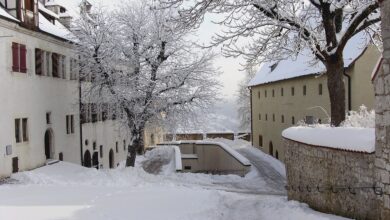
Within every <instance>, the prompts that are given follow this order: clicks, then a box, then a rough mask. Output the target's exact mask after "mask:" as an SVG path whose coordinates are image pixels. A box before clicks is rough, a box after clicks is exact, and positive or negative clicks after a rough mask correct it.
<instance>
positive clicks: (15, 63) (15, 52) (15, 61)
mask: <svg viewBox="0 0 390 220" xmlns="http://www.w3.org/2000/svg"><path fill="white" fill-rule="evenodd" d="M12 71H14V72H19V44H17V43H12Z"/></svg>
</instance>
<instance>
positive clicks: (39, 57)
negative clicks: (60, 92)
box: [35, 48, 42, 76]
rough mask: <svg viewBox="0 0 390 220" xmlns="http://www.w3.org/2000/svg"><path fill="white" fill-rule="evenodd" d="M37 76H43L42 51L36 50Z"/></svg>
mask: <svg viewBox="0 0 390 220" xmlns="http://www.w3.org/2000/svg"><path fill="white" fill-rule="evenodd" d="M35 74H36V75H40V76H41V75H42V50H41V49H38V48H35Z"/></svg>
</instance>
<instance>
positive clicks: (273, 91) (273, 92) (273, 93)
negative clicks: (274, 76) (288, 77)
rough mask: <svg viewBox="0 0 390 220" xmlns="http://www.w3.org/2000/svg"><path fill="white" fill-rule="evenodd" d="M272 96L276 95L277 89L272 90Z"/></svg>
mask: <svg viewBox="0 0 390 220" xmlns="http://www.w3.org/2000/svg"><path fill="white" fill-rule="evenodd" d="M272 97H275V90H274V89H273V90H272Z"/></svg>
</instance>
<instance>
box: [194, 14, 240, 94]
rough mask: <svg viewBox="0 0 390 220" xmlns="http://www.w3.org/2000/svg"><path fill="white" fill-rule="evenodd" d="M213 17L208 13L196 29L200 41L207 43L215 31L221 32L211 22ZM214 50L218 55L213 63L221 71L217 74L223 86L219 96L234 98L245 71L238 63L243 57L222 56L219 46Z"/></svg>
mask: <svg viewBox="0 0 390 220" xmlns="http://www.w3.org/2000/svg"><path fill="white" fill-rule="evenodd" d="M215 19H216V17H215V16H210V15H208V16H207V17H206V19H205V21H204V22H203V24H202V25H201V27H200V29H199V30H198V31H197V35H198V40H199V42H200V43H204V44H206V45H207V43H208V42H210V41H211V37H212V36H213V35H214V34H215V33H221V29H222V28H221V27H220V26H219V25H217V24H214V23H212V20H215ZM214 51H215V53H217V54H218V55H219V57H218V58H217V59H216V60H215V62H214V65H215V67H216V68H219V70H220V71H221V73H222V74H221V75H220V76H219V79H220V82H221V84H222V86H223V88H222V90H221V97H222V98H226V99H230V100H231V99H234V100H235V99H236V96H237V91H238V83H239V82H241V81H242V79H244V78H245V72H244V71H242V70H241V69H242V66H241V65H240V63H244V59H243V58H225V57H223V56H222V53H221V48H215V49H214ZM240 70H241V71H240Z"/></svg>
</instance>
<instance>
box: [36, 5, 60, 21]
mask: <svg viewBox="0 0 390 220" xmlns="http://www.w3.org/2000/svg"><path fill="white" fill-rule="evenodd" d="M38 9H39V11H41V12H43V13H46V14H48V15H50V16H52V17H53V18H56V19H58V18H59V17H58V15H57V14H56V13H54V12H52V11H50V10H49V9H47V8H45V6H44V5H43V4H42V3H41V2H38Z"/></svg>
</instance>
